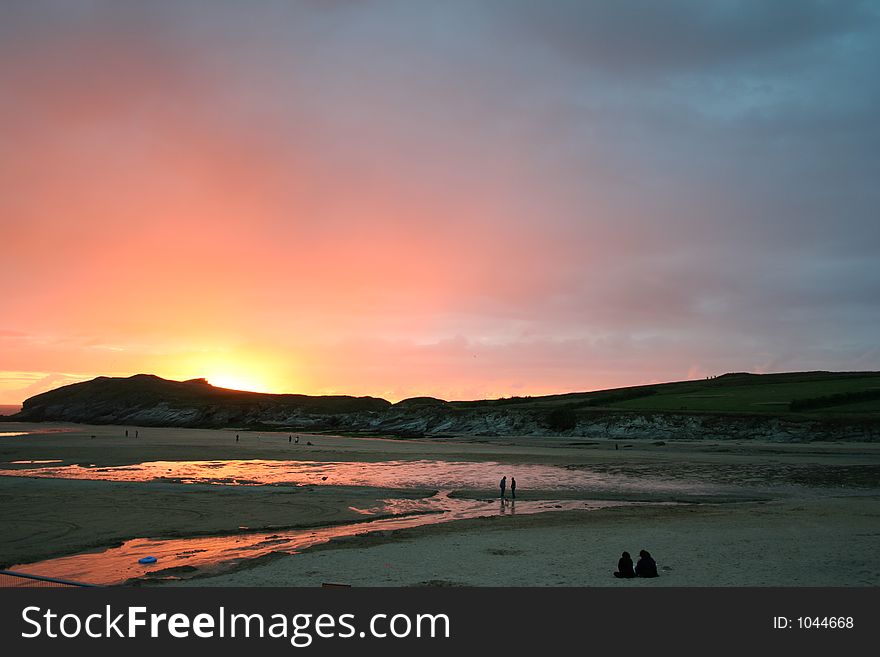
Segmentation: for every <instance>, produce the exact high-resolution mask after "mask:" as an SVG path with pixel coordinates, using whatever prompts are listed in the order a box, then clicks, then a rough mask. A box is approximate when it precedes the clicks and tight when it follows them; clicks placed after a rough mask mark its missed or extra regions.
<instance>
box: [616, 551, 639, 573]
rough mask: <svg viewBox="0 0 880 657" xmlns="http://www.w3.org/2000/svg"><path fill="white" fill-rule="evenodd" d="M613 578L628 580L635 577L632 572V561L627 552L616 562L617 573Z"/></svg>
mask: <svg viewBox="0 0 880 657" xmlns="http://www.w3.org/2000/svg"><path fill="white" fill-rule="evenodd" d="M614 576H615V577H617V578H618V579H629V578H630V577H635V576H636V573H635V571H634V570H633V560H632V557H630V556H629V552H624V553H623V554H622V555H620V559H619V560H618V561H617V571H616V572H615V573H614Z"/></svg>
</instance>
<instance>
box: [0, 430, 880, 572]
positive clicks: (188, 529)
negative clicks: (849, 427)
mask: <svg viewBox="0 0 880 657" xmlns="http://www.w3.org/2000/svg"><path fill="white" fill-rule="evenodd" d="M0 429H2V431H3V432H11V433H15V432H19V431H24V432H26V433H27V435H24V436H0V468H2V469H4V470H6V471H15V472H14V473H13V472H8V474H14V475H15V476H12V477H7V476H3V477H0V501H2V504H0V522H2V523H3V527H4V533H3V537H2V539H0V562H2V563H4V564H16V563H19V564H20V563H28V562H33V561H37V560H41V559H46V558H49V557H53V556H59V555H65V554H71V553H75V552H79V551H82V550H86V549H90V548H102V547H108V546H112V545H119V544H120V543H122V542H123V541H125V540H128V539H135V538H160V537H185V536H204V535H210V534H228V533H238V532H241V531H243V530H241V529H240V527H242V526H245V527H247V528H248V530H247V531H257V530H263V529H267V530H272V529H277V528H296V527H300V528H302V527H318V526H330V525H334V524H341V523H350V522H352V521H355V520H364V519H365V516H364V514H363V509H365V508H378V507H379V506H381V504H382V501H383V500H386V499H388V498H407V497H408V498H420V497H424V496H426V495H430V494H432V493H434V490H427V489H422V490H413V489H400V488H396V489H393V490H392V489H391V488H390V487H386V486H382V485H374V486H370V487H366V486H333V485H327V484H326V483H324V484H322V485H308V486H291V485H281V484H279V485H251V486H234V485H212V484H183V483H176V482H162V481H152V482H144V481H130V482H116V481H88V480H62V479H35V478H30V477H27V474H28V473H27V471H28V470H29V469H32V468H39V467H56V466H58V465H60V466H68V465H78V466H83V467H95V468H98V467H108V466H127V465H132V464H139V463H144V462H152V461H169V460H182V461H185V460H226V459H236V460H248V459H269V460H292V461H323V462H334V461H347V462H352V463H358V462H360V463H376V464H377V465H378V462H382V461H389V460H394V461H400V462H407V461H419V460H425V459H430V460H449V461H456V462H461V463H467V462H480V461H492V462H495V463H498V464H501V467H502V468H509V469H510V471H511V473H513V474H514V475H515V474H516V471H517V465H522V464H544V465H552V466H558V467H559V468H565V469H566V470H567V471H569V472H571V473H574V474H578V471H579V470H581V469H588V470H590V471H591V472H593V473H599V474H602V475H603V476H604V475H607V476H610V477H612V478H613V477H617V476H620V477H626V478H630V479H633V478H635V479H644V480H649V481H650V480H654V479H663V480H666V481H672V482H677V483H678V484H682V485H681V486H675V487H674V489H675V490H674V491H667V492H666V493H665V494H664V493H663V492H661V491H658V490H650V491H648V492H645V491H642V492H638V491H635V492H634V491H629V492H627V491H625V490H623V489H621V490H614V489H613V488H612V489H611V490H604V491H598V490H595V489H594V490H567V491H565V490H541V489H540V487H539V486H538V485H537V484H536V483H535V482H530V481H525V480H519V477H518V480H519V481H520V490H519V491H518V493H519V496H520V499H521V500H522V501H528V500H541V499H545V500H546V499H553V498H559V499H621V500H626V499H629V500H650V501H654V502H656V501H669V500H672V499H678V500H679V501H685V502H700V504H695V505H691V506H686V507H676V508H658V507H656V506H655V507H645V508H611V509H601V510H591V511H564V510H558V511H555V512H554V513H543V514H539V515H522V514H521V515H518V516H515V517H510V516H509V515H506V516H504V517H493V518H489V519H473V520H456V521H455V522H450V523H445V524H442V525H435V526H431V527H418V528H412V529H403V530H400V531H387V532H382V534H381V535H369V536H367V537H357V538H354V539H353V538H343V539H339V540H334V541H332V542H331V543H329V544H326V545H324V546H316V547H312V548H310V549H308V550H306V551H305V552H302V553H300V554H296V555H292V556H278V557H277V558H272V559H271V561H270V562H269V563H263V564H259V562H254V563H250V564H246V565H247V566H249V567H247V568H246V569H242V570H241V571H239V572H233V573H225V574H222V575H218V576H214V577H206V578H199V579H195V580H192V581H191V583H193V584H202V585H212V584H269V583H272V584H274V585H307V586H308V585H319V584H320V583H321V582H322V581H347V582H349V583H352V584H357V585H365V584H375V585H386V584H387V585H411V584H420V583H433V584H438V585H443V584H449V585H455V584H473V585H490V584H494V585H559V584H568V585H584V584H589V585H603V584H613V585H625V586H628V585H633V583H632V582H617V581H616V580H610V581H609V579H608V577H607V576H608V573H609V572H610V569H613V567H614V565H615V564H616V559H617V557H618V556H619V553H620V551H621V550H623V549H627V550H629V551H630V552H631V553H635V552H637V551H638V550H639V549H640V548H641V547H647V548H648V549H650V550H651V551H652V552H653V553H654V554H655V556H656V557H657V559H658V562H659V563H660V564H661V568H662V567H663V566H666V567H667V568H668V570H661V575H663V576H662V577H661V578H660V579H658V580H657V582H658V583H662V584H667V585H710V586H711V585H748V584H755V585H840V586H842V585H878V584H880V575H878V573H877V569H876V568H875V567H874V566H873V565H872V564H873V563H874V562H875V557H874V555H873V553H872V549H875V546H876V544H877V539H878V537H880V516H878V499H880V474H878V473H880V445H877V444H863V443H850V444H847V443H805V444H779V443H750V442H748V441H736V442H729V441H720V442H719V441H700V442H688V441H666V442H665V443H662V444H659V443H657V444H655V443H651V442H644V441H595V440H591V441H585V440H583V439H566V438H547V439H542V438H535V437H524V438H517V437H506V438H484V437H477V438H468V437H462V438H455V439H444V440H437V439H431V440H393V439H374V438H359V437H341V436H325V435H307V434H299V436H300V444H299V445H296V444H295V443H290V442H288V433H278V434H270V433H265V432H263V433H256V432H243V431H239V432H237V433H238V434H239V436H240V438H239V442H235V434H236V431H234V430H231V431H230V430H226V431H213V430H186V429H151V428H146V429H143V428H142V429H138V431H139V437H138V438H137V439H135V438H133V435H134V428H129V430H130V437H129V438H125V436H124V428H123V427H115V426H100V427H88V426H82V425H19V424H14V423H4V424H3V425H0ZM34 429H36V430H37V431H38V432H40V433H28V432H30V431H32V430H34ZM92 436H94V438H93V437H92ZM307 441H311V442H313V445H312V446H307V445H305V443H306V442H307ZM615 444H617V448H615ZM14 461H54V462H55V463H51V464H37V463H13V462H14ZM22 475H23V476H22ZM374 483H381V482H374ZM393 483H394V482H392V481H389V484H390V485H393ZM707 486H708V487H709V488H711V489H712V490H711V491H710V492H709V493H708V494H706V493H705V491H706V487H707ZM698 490H702V491H703V492H702V493H700V494H696V493H695V491H698ZM496 494H497V493H496V491H495V490H491V489H485V490H484V489H481V488H475V489H470V488H466V487H463V488H461V489H458V490H456V491H455V492H454V493H453V497H458V498H462V499H473V498H476V499H479V498H488V499H491V498H492V497H493V496H495V495H496ZM744 500H763V502H755V501H744ZM707 502H708V503H709V504H707ZM366 519H367V520H369V518H366ZM719 553H723V554H726V555H727V556H725V557H720V556H719ZM774 555H779V556H778V558H777V559H773V558H768V557H773V556H774ZM270 556H271V555H270ZM721 558H723V559H724V560H725V563H728V564H731V567H730V568H725V569H724V571H723V572H722V573H719V572H718V568H717V567H715V566H713V563H716V562H717V561H718V560H719V559H721ZM255 564H256V565H255ZM385 564H392V565H391V566H385ZM638 584H642V585H654V583H653V582H651V583H646V582H639V583H638Z"/></svg>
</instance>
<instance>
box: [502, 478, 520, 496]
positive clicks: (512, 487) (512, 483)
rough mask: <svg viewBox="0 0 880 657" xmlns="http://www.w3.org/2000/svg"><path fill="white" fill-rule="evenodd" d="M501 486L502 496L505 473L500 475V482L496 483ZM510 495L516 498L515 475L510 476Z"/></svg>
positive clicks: (505, 482)
mask: <svg viewBox="0 0 880 657" xmlns="http://www.w3.org/2000/svg"><path fill="white" fill-rule="evenodd" d="M498 486H499V487H500V488H501V497H502V499H503V498H504V491H505V490H506V489H507V475H504V476H503V477H501V483H500V484H498ZM510 497H511V498H513V499H516V477H511V478H510Z"/></svg>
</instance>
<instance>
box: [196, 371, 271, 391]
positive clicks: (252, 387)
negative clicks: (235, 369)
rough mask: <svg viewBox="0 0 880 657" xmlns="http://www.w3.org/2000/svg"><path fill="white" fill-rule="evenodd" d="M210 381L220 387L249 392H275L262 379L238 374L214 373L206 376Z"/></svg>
mask: <svg viewBox="0 0 880 657" xmlns="http://www.w3.org/2000/svg"><path fill="white" fill-rule="evenodd" d="M205 378H207V379H208V383H210V384H211V385H212V386H216V387H218V388H229V389H230V390H247V391H249V392H275V391H274V390H271V389H270V387H269V386H268V385H266V384H265V383H264V382H263V381H261V380H260V379H257V378H255V377H251V376H243V375H238V374H219V373H218V374H212V375H210V376H207V377H205Z"/></svg>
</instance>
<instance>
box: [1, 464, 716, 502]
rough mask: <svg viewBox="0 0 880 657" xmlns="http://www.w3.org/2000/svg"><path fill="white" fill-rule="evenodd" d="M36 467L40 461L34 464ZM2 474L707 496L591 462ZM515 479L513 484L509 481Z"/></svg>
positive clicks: (691, 485)
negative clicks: (590, 464) (504, 482)
mask: <svg viewBox="0 0 880 657" xmlns="http://www.w3.org/2000/svg"><path fill="white" fill-rule="evenodd" d="M33 465H38V464H33ZM0 475H7V476H27V477H48V478H55V479H90V480H99V481H101V480H105V481H129V482H138V481H174V482H179V483H183V484H194V483H200V484H221V485H267V484H272V485H290V486H313V485H317V486H320V485H332V486H371V487H376V488H408V489H440V490H446V489H461V488H465V489H480V490H495V489H497V487H498V483H499V481H500V479H501V477H502V476H505V475H506V476H507V478H508V480H510V478H511V477H515V478H516V481H517V485H518V487H519V489H520V490H527V489H532V490H545V491H552V490H592V491H619V492H657V493H674V492H682V493H685V492H686V493H689V494H704V493H705V494H709V493H711V492H713V491H715V490H716V487H715V486H713V485H712V484H711V483H709V482H700V483H698V482H694V481H682V480H673V479H663V478H660V477H651V476H644V477H634V476H627V475H625V474H621V473H613V472H602V471H599V470H593V469H590V468H581V467H578V468H565V467H559V466H554V465H538V464H529V463H518V464H515V465H511V464H505V463H497V462H494V461H478V462H472V461H439V460H415V461H380V462H360V461H270V460H258V459H255V460H222V461H221V460H218V461H149V462H145V463H137V464H133V465H124V466H114V467H92V466H83V465H61V466H44V467H32V468H15V469H7V470H0ZM508 485H509V484H508Z"/></svg>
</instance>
